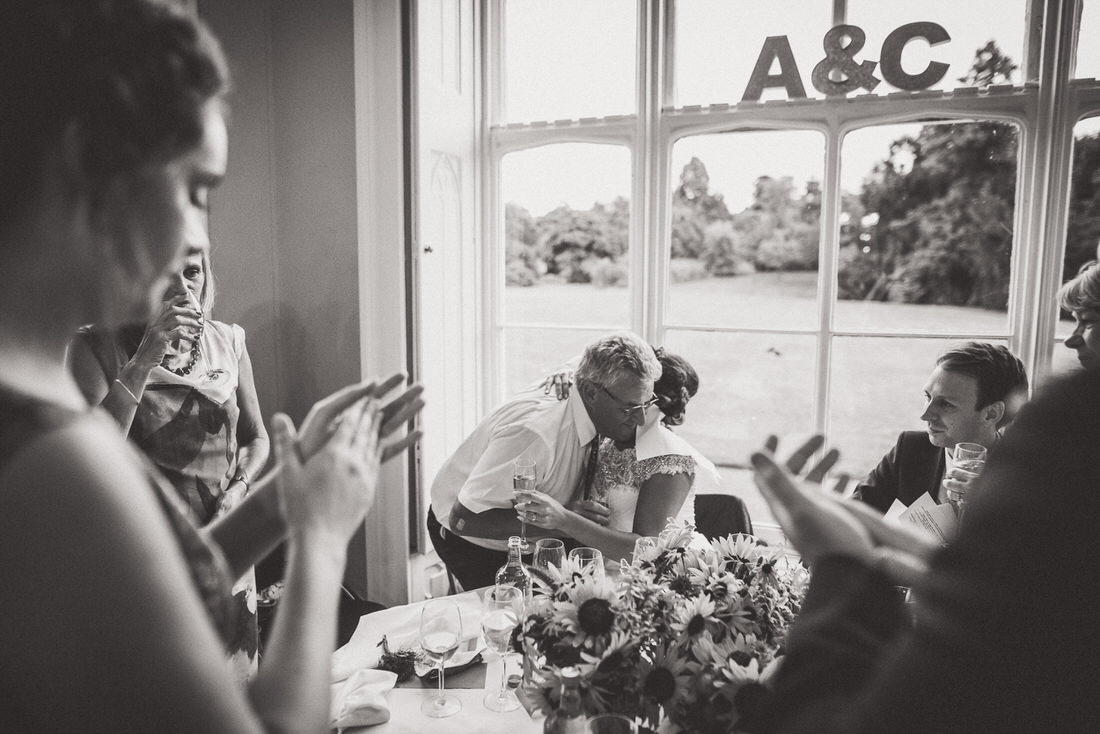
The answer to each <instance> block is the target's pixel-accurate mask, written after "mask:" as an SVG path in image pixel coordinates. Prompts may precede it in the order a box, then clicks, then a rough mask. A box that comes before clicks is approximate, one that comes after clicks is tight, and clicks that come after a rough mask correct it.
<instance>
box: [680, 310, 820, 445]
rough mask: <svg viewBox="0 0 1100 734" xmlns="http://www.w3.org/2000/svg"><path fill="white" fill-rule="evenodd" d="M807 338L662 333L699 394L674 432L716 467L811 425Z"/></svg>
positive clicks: (810, 355)
mask: <svg viewBox="0 0 1100 734" xmlns="http://www.w3.org/2000/svg"><path fill="white" fill-rule="evenodd" d="M814 344H815V337H812V336H802V335H792V334H729V333H725V334H723V333H714V332H699V331H674V330H669V331H668V332H667V334H666V337H665V344H664V346H665V348H666V349H668V350H669V351H670V352H674V353H676V354H678V355H680V356H681V357H683V358H684V359H686V360H687V361H688V362H690V363H691V365H692V366H693V367H694V368H695V371H696V372H697V373H698V374H699V393H698V394H697V395H696V396H695V398H694V399H692V401H691V403H690V405H689V406H688V411H687V415H686V419H685V421H684V424H683V425H682V426H678V427H677V428H676V431H677V432H678V433H679V434H681V435H682V436H683V437H684V438H685V439H686V440H687V441H689V442H690V443H691V445H692V446H694V447H695V448H696V449H698V450H699V451H701V452H702V453H703V454H705V455H706V456H707V457H708V458H709V459H710V460H711V461H713V462H715V463H716V464H728V465H732V466H739V467H745V466H747V465H748V458H749V454H751V453H752V452H753V451H755V450H756V449H758V448H759V447H760V446H762V445H763V443H764V439H765V438H767V436H768V434H772V433H774V434H775V435H777V436H791V435H795V434H798V435H803V436H804V435H806V434H808V433H809V432H810V431H812V430H813V417H812V416H813V385H814V378H813V374H814V358H815V353H814V350H815V347H814Z"/></svg>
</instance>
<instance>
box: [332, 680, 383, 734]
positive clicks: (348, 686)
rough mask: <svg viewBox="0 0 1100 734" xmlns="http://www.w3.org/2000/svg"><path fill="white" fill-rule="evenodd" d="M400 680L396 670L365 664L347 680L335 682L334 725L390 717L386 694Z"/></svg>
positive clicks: (377, 721) (339, 726) (362, 723)
mask: <svg viewBox="0 0 1100 734" xmlns="http://www.w3.org/2000/svg"><path fill="white" fill-rule="evenodd" d="M396 683H397V674H396V673H391V672H390V671H388V670H369V669H366V668H364V669H362V670H357V671H355V673H353V674H352V675H351V677H349V678H348V679H347V680H345V681H344V682H343V683H336V684H334V685H333V686H332V708H331V709H330V719H329V722H330V726H331V727H332V728H333V729H337V730H342V729H345V728H349V727H353V726H370V725H372V724H383V723H385V722H387V721H389V720H390V707H389V705H388V704H387V703H386V697H385V695H384V694H385V693H386V691H388V690H390V689H391V688H393V687H394V684H396Z"/></svg>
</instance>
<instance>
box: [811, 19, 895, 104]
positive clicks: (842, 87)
mask: <svg viewBox="0 0 1100 734" xmlns="http://www.w3.org/2000/svg"><path fill="white" fill-rule="evenodd" d="M845 37H847V38H848V39H849V42H848V44H847V45H844V44H843V39H844V38H845ZM866 40H867V35H866V34H865V33H864V32H863V29H862V28H860V27H859V26H856V25H838V26H834V27H832V28H830V29H829V31H828V32H827V33H826V34H825V38H824V39H823V40H822V42H821V45H822V47H823V48H824V49H825V58H823V59H822V60H821V61H819V62H818V64H817V66H815V67H814V73H813V75H812V77H811V79H812V81H813V85H814V89H816V90H817V91H819V92H821V93H822V94H826V95H834V94H847V93H848V92H852V91H855V90H856V89H859V88H860V87H863V88H864V89H866V90H867V91H868V92H870V91H872V90H874V88H875V87H877V86H878V85H879V82H881V81H882V80H881V79H879V78H878V77H876V76H875V74H874V71H875V66H876V65H877V64H876V63H875V62H874V61H863V62H859V61H856V60H855V55H856V54H857V53H859V52H860V50H861V49H862V48H863V44H864V42H865V41H866ZM834 69H836V70H837V71H839V72H840V73H841V75H843V76H844V79H843V80H838V81H834V80H832V79H830V78H829V72H831V71H832V70H834Z"/></svg>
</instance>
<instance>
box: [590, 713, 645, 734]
mask: <svg viewBox="0 0 1100 734" xmlns="http://www.w3.org/2000/svg"><path fill="white" fill-rule="evenodd" d="M584 730H585V731H586V732H588V734H637V732H638V725H637V724H635V723H634V720H633V719H629V718H627V717H625V716H623V715H622V714H596V715H595V716H591V717H589V718H588V720H587V721H586V722H585V729H584Z"/></svg>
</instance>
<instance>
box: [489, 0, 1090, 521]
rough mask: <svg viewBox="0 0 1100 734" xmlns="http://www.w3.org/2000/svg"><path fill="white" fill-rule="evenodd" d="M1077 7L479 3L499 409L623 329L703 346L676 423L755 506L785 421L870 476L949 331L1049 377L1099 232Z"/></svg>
mask: <svg viewBox="0 0 1100 734" xmlns="http://www.w3.org/2000/svg"><path fill="white" fill-rule="evenodd" d="M1083 5H1084V12H1083V14H1081V18H1082V20H1081V21H1080V23H1081V28H1088V27H1090V26H1089V24H1090V23H1093V22H1095V19H1091V20H1090V18H1091V15H1090V13H1092V12H1094V11H1096V10H1097V8H1096V7H1094V6H1095V5H1097V3H1096V2H1093V0H1086V1H1085V2H1084V3H1083ZM595 6H599V8H598V9H597V8H596V7H595ZM1074 6H1075V3H1072V2H1067V3H1043V2H1039V1H1038V0H1030V1H1028V0H1008V1H1007V2H1006V1H1005V0H974V1H973V2H967V3H960V2H958V1H957V0H929V1H928V2H924V3H919V4H914V3H911V2H901V1H900V0H899V1H891V2H885V1H883V0H847V2H845V1H844V0H841V1H840V2H836V1H835V0H820V2H816V3H812V2H804V1H799V2H795V1H794V0H776V1H775V2H770V3H760V4H756V5H754V6H753V9H752V11H751V12H749V11H748V10H747V9H746V6H745V5H744V4H742V3H729V2H722V1H720V0H663V1H661V0H638V1H637V2H636V3H635V2H626V1H625V0H624V1H620V2H608V3H602V2H601V3H562V2H549V1H547V2H534V1H533V0H493V2H490V3H489V5H488V10H489V12H488V18H487V21H488V23H489V27H490V29H491V32H490V33H489V34H488V36H487V38H488V39H489V49H488V50H487V53H486V54H485V58H486V59H487V60H489V61H488V63H487V68H486V75H485V80H486V85H485V86H486V95H487V98H488V104H487V105H485V109H487V110H489V115H488V119H487V120H486V121H485V125H486V152H485V154H484V157H483V162H484V164H485V178H484V180H485V183H486V187H485V190H486V192H488V193H489V196H488V199H487V202H486V207H485V210H484V211H485V215H486V217H485V219H486V230H487V234H488V235H489V236H488V239H487V249H486V252H488V253H490V257H489V258H488V260H489V262H491V263H494V265H493V267H492V268H490V269H489V270H488V271H487V274H488V277H489V278H490V283H491V287H490V288H489V289H488V291H489V292H488V293H487V294H486V300H487V302H488V303H489V304H491V307H490V308H487V309H486V317H485V323H484V324H483V327H484V328H483V329H482V330H481V333H482V334H483V335H484V338H485V340H486V343H485V354H486V355H487V368H488V369H487V376H486V381H485V385H486V386H487V387H488V391H487V394H486V396H485V402H486V403H487V405H485V406H483V407H486V408H487V407H489V406H490V405H493V404H496V403H498V402H499V401H500V400H502V399H504V398H505V397H506V396H507V394H509V393H510V392H514V391H515V390H516V389H518V388H519V387H521V386H523V385H525V384H528V383H530V382H531V381H533V380H536V379H538V378H540V377H541V376H542V375H543V374H545V373H546V372H547V371H549V370H550V369H552V368H553V367H554V366H555V365H557V364H558V363H560V362H561V361H563V360H565V359H566V358H568V357H571V356H573V355H575V354H577V353H578V351H579V350H580V348H581V347H582V346H583V344H584V343H585V342H586V341H588V340H589V339H590V338H591V337H592V336H593V335H595V334H597V333H600V332H603V331H606V330H608V329H610V328H623V327H625V328H630V329H632V330H634V331H636V332H638V333H640V334H642V335H644V336H645V337H646V338H647V339H649V340H650V341H651V342H653V343H655V344H663V345H665V346H666V347H667V348H669V349H670V350H672V351H676V352H679V353H681V354H682V355H683V356H684V357H686V358H687V359H688V360H689V361H691V362H692V363H693V364H694V365H695V366H696V368H697V370H698V371H699V373H700V377H701V382H702V387H701V390H700V394H699V396H698V397H697V398H696V400H694V401H693V402H692V404H691V406H690V408H689V411H688V417H687V421H686V422H685V424H684V425H683V426H681V427H680V429H678V430H679V431H680V432H681V434H682V435H684V436H685V437H686V438H687V439H688V440H689V441H691V442H692V443H693V444H694V445H695V446H696V447H697V448H699V449H700V450H701V451H703V452H704V453H705V454H707V455H708V456H709V457H710V458H711V459H712V460H714V461H715V462H716V463H718V464H719V465H720V467H722V469H723V472H724V473H725V475H726V477H727V480H728V483H729V489H730V490H731V491H733V492H736V493H738V494H740V495H741V496H743V497H744V498H745V499H746V500H747V501H748V502H749V505H750V510H751V512H752V514H753V517H754V521H762V522H764V523H765V524H766V523H767V522H768V517H769V516H768V513H767V510H766V508H765V507H764V505H763V504H762V503H761V502H760V500H759V498H757V497H755V490H754V488H753V487H752V484H751V480H749V479H748V472H747V470H746V468H745V467H746V460H747V455H748V453H749V451H751V450H752V449H754V448H755V447H757V446H759V445H760V443H761V442H762V441H763V439H764V437H765V436H766V435H767V434H768V433H779V434H784V435H791V434H801V435H806V434H809V433H811V432H815V431H820V432H826V433H827V435H828V436H829V439H830V441H832V442H834V443H836V444H837V445H838V446H839V447H840V448H842V449H843V450H845V452H846V454H845V459H844V462H845V463H844V468H845V469H847V470H848V471H850V472H852V473H853V474H856V475H862V474H864V473H865V472H866V471H868V470H869V469H870V468H871V467H872V466H873V465H874V463H875V462H876V461H877V460H878V458H879V457H881V456H882V454H883V453H885V452H886V451H887V450H888V449H889V447H890V446H891V445H892V444H893V441H894V439H895V437H896V435H897V433H898V432H899V431H900V430H903V429H907V428H913V427H920V425H921V424H920V421H919V415H920V412H921V411H922V409H923V403H922V400H921V391H922V388H923V385H924V381H925V379H926V378H927V376H928V373H929V372H930V371H931V369H932V365H933V363H934V359H935V356H936V355H937V354H938V353H939V352H941V351H943V349H945V348H946V347H948V346H949V345H952V344H954V343H957V342H959V341H962V340H966V339H983V340H988V341H993V342H996V343H1003V344H1006V345H1008V346H1009V347H1010V348H1012V349H1013V350H1014V351H1016V352H1017V353H1018V354H1020V355H1021V357H1022V358H1023V359H1024V361H1025V364H1027V366H1028V368H1029V371H1030V372H1031V373H1032V374H1033V375H1034V376H1037V378H1038V379H1037V380H1033V382H1035V381H1038V382H1041V380H1042V379H1043V377H1045V375H1046V374H1047V373H1048V372H1050V371H1051V359H1052V354H1054V353H1055V351H1056V350H1055V346H1056V343H1057V342H1059V341H1060V340H1061V339H1063V338H1064V334H1065V331H1066V330H1065V324H1064V321H1059V320H1058V318H1057V316H1056V315H1055V311H1056V309H1055V307H1054V305H1053V304H1054V300H1053V299H1054V293H1055V292H1056V290H1057V288H1058V286H1059V285H1060V283H1061V281H1062V278H1063V270H1064V269H1068V268H1070V267H1071V260H1073V259H1074V258H1078V256H1079V255H1080V250H1081V245H1080V241H1084V240H1088V239H1089V238H1090V237H1091V239H1092V246H1093V247H1095V241H1096V240H1097V239H1098V234H1097V233H1100V224H1097V223H1096V222H1100V211H1098V212H1096V214H1095V219H1096V221H1095V222H1094V215H1093V212H1092V209H1091V208H1090V207H1091V202H1092V198H1089V197H1090V196H1091V194H1090V195H1087V196H1086V194H1085V193H1084V188H1083V187H1085V186H1086V183H1087V184H1088V185H1089V186H1091V182H1092V181H1093V180H1094V178H1095V175H1096V174H1095V172H1096V169H1097V165H1098V163H1097V162H1096V161H1093V159H1092V157H1090V155H1086V154H1085V152H1086V151H1091V150H1092V147H1093V146H1094V141H1095V139H1096V134H1097V131H1098V130H1100V126H1098V124H1097V123H1096V118H1094V117H1091V116H1094V115H1097V114H1098V113H1100V82H1097V81H1095V80H1094V79H1090V78H1088V77H1090V76H1093V77H1094V76H1100V74H1097V73H1095V70H1093V69H1092V67H1094V66H1096V64H1092V61H1090V58H1091V57H1090V56H1089V54H1091V53H1092V52H1091V51H1089V50H1088V49H1087V45H1086V46H1082V45H1081V44H1077V45H1076V53H1075V55H1073V54H1071V51H1072V49H1073V48H1074V46H1073V45H1072V44H1070V45H1066V44H1065V43H1064V42H1063V43H1060V44H1059V45H1057V47H1056V52H1054V53H1047V54H1045V55H1044V54H1043V53H1042V49H1043V47H1044V46H1043V44H1046V48H1048V49H1050V48H1055V46H1054V44H1055V41H1056V40H1058V39H1062V40H1063V41H1064V40H1065V39H1066V38H1070V37H1075V34H1076V32H1077V25H1076V23H1077V20H1076V17H1077V15H1076V10H1077V8H1075V7H1074ZM596 13H599V14H600V17H599V18H596V17H595V15H592V14H596ZM918 23H923V24H925V25H920V26H913V25H910V24H918ZM842 24H850V25H854V26H857V27H858V29H859V30H858V31H856V30H853V29H846V30H844V31H843V32H841V33H839V34H837V33H834V34H833V35H832V36H830V35H829V34H830V29H831V28H833V27H834V26H837V25H842ZM928 24H932V25H928ZM937 28H938V29H941V30H936V29H937ZM594 29H598V32H596V31H594ZM941 36H948V37H949V38H943V37H941ZM565 37H569V38H570V43H569V44H564V43H562V40H561V39H562V38H565ZM829 43H832V44H833V46H832V47H831V49H830V51H829V54H831V56H827V53H826V50H825V47H826V45H827V44H829ZM823 44H825V45H823ZM853 44H854V45H853ZM857 47H858V48H859V50H858V51H857V52H855V53H854V57H853V58H852V59H850V61H851V63H848V61H846V60H845V59H844V58H842V55H841V56H838V49H839V50H840V51H843V50H844V49H846V48H847V49H855V48H857ZM565 48H568V49H569V51H568V53H567V54H565V55H566V56H568V57H569V58H564V57H563V53H565V52H563V50H562V49H565ZM496 59H499V60H500V63H499V64H497V63H493V60H496ZM536 60H543V61H544V62H545V63H532V62H533V61H536ZM824 61H829V62H830V63H827V64H825V66H824V67H823V69H822V70H821V71H819V74H818V75H817V77H816V78H815V74H814V70H815V68H817V67H818V66H819V65H820V64H821V63H822V62H824ZM865 62H867V63H870V64H873V68H871V69H870V70H868V69H867V67H866V66H865V65H864V66H857V64H865ZM1074 62H1076V64H1077V71H1076V73H1074V72H1073V64H1074ZM1090 64H1091V66H1090ZM1098 68H1100V67H1098ZM865 74H868V75H871V74H873V76H874V77H875V78H877V79H878V80H879V83H877V84H874V80H873V79H871V78H870V76H864V75H865ZM1075 76H1076V77H1078V78H1077V79H1076V80H1074V79H1073V77H1075ZM852 78H855V82H860V83H862V86H858V87H854V88H848V89H844V90H840V91H838V87H837V86H836V85H843V84H844V82H845V80H846V79H852ZM855 82H853V84H854V83H855ZM830 85H833V86H830ZM819 87H821V88H820V89H819ZM822 89H825V90H826V91H822ZM1078 119H1080V120H1081V122H1079V123H1076V128H1074V124H1075V121H1076V120H1078ZM1047 130H1056V131H1064V132H1056V133H1055V134H1052V135H1048V134H1045V133H1044V131H1047ZM1074 138H1076V141H1077V147H1076V149H1074V148H1073V139H1074ZM1074 150H1076V152H1074ZM1071 174H1072V175H1071ZM1071 178H1072V180H1073V182H1074V184H1073V189H1072V191H1071V186H1070V182H1071ZM1073 197H1076V198H1073ZM1085 199H1087V200H1088V201H1087V202H1086V201H1085ZM1071 200H1072V202H1071ZM1063 202H1064V203H1066V204H1067V206H1066V207H1065V209H1066V210H1068V212H1069V214H1068V220H1067V219H1066V218H1064V217H1062V216H1061V215H1059V214H1058V212H1059V211H1062V210H1063V209H1062V208H1060V207H1061V203H1063ZM1093 227H1095V228H1096V232H1093V230H1092V229H1090V228H1093ZM1067 231H1068V232H1069V240H1070V241H1069V244H1068V246H1067V244H1066V241H1067V234H1066V233H1067ZM597 240H599V241H597ZM563 253H564V254H563ZM1058 351H1065V350H1061V348H1060V347H1059V350H1058ZM1058 365H1059V362H1058V360H1057V359H1056V360H1055V367H1058Z"/></svg>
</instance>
